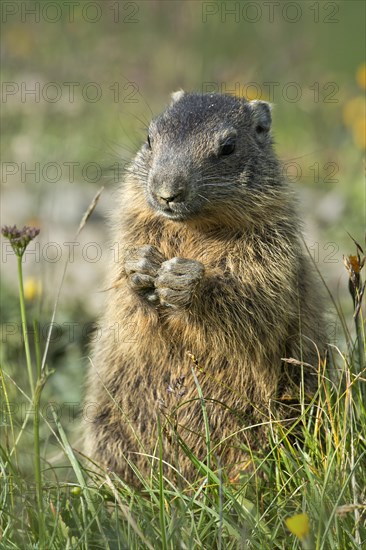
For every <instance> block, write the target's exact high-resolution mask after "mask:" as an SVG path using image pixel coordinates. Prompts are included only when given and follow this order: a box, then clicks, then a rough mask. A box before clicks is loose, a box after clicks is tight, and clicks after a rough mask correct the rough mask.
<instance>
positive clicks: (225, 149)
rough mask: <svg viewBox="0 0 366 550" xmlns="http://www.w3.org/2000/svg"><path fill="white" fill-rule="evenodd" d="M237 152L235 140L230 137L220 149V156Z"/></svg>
mask: <svg viewBox="0 0 366 550" xmlns="http://www.w3.org/2000/svg"><path fill="white" fill-rule="evenodd" d="M234 151H235V138H234V137H229V138H228V139H227V140H226V141H224V143H223V144H222V145H221V147H220V152H219V155H220V156H222V157H223V156H227V155H231V153H233V152H234Z"/></svg>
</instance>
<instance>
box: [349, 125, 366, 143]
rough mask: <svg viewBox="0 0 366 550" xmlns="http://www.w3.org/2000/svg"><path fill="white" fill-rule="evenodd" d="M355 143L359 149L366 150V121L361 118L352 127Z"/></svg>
mask: <svg viewBox="0 0 366 550" xmlns="http://www.w3.org/2000/svg"><path fill="white" fill-rule="evenodd" d="M352 134H353V141H354V142H355V145H356V146H357V147H358V148H359V149H366V120H365V118H363V117H362V118H360V119H358V120H356V121H355V122H354V124H353V126H352Z"/></svg>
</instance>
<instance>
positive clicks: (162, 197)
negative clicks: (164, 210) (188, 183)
mask: <svg viewBox="0 0 366 550" xmlns="http://www.w3.org/2000/svg"><path fill="white" fill-rule="evenodd" d="M158 200H159V202H160V203H162V204H169V203H170V202H182V201H183V200H184V190H183V189H180V190H177V191H176V192H174V193H173V192H172V191H170V192H164V191H160V192H159V193H158Z"/></svg>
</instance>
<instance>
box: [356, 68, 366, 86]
mask: <svg viewBox="0 0 366 550" xmlns="http://www.w3.org/2000/svg"><path fill="white" fill-rule="evenodd" d="M356 80H357V84H358V85H359V87H360V88H363V89H364V90H365V89H366V63H363V64H362V65H360V66H359V67H358V69H357V71H356Z"/></svg>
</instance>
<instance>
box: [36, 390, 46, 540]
mask: <svg viewBox="0 0 366 550" xmlns="http://www.w3.org/2000/svg"><path fill="white" fill-rule="evenodd" d="M45 381H46V380H45V379H39V380H38V381H37V386H36V390H35V393H34V424H33V435H34V476H35V479H36V492H37V504H38V525H39V543H40V548H43V546H42V545H43V542H44V540H45V538H44V533H45V526H44V513H43V496H42V493H43V491H42V472H41V447H40V441H39V420H40V414H39V405H40V401H41V394H42V389H43V386H44V383H45Z"/></svg>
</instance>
